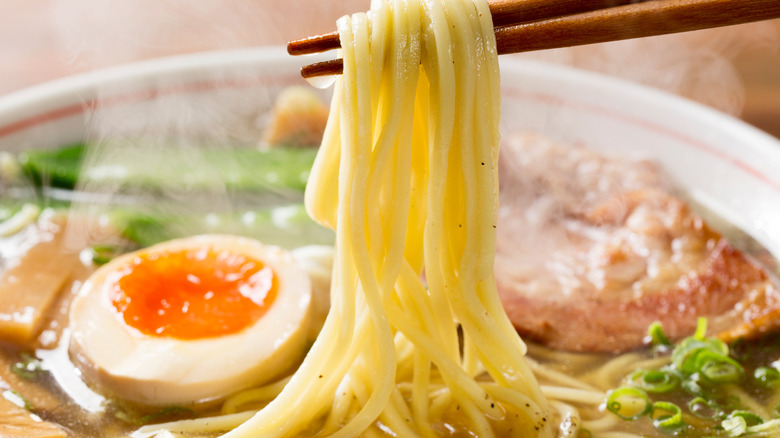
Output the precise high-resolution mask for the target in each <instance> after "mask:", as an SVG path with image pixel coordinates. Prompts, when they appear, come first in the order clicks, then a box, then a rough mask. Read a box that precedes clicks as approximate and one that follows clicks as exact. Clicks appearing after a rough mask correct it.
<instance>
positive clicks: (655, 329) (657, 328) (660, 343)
mask: <svg viewBox="0 0 780 438" xmlns="http://www.w3.org/2000/svg"><path fill="white" fill-rule="evenodd" d="M647 336H648V337H649V338H650V345H651V346H652V347H671V346H672V342H671V341H669V338H668V337H666V333H664V329H663V327H662V326H661V323H660V322H658V321H655V322H653V323H652V324H650V327H648V329H647Z"/></svg>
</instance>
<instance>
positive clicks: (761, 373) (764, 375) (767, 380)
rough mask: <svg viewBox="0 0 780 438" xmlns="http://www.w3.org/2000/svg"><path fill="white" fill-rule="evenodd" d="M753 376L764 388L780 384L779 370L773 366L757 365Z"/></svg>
mask: <svg viewBox="0 0 780 438" xmlns="http://www.w3.org/2000/svg"><path fill="white" fill-rule="evenodd" d="M753 378H755V379H756V382H757V383H758V384H759V385H761V386H763V387H764V388H768V389H772V388H776V387H777V386H778V385H780V370H778V369H777V368H775V367H758V368H756V370H755V372H754V373H753Z"/></svg>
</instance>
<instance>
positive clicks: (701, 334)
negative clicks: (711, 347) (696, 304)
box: [693, 316, 707, 341]
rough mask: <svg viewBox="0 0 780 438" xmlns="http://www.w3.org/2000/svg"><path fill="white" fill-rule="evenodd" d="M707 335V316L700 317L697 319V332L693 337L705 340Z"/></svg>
mask: <svg viewBox="0 0 780 438" xmlns="http://www.w3.org/2000/svg"><path fill="white" fill-rule="evenodd" d="M706 336H707V318H705V317H703V316H702V317H699V319H697V320H696V332H695V333H694V334H693V337H694V338H696V339H698V340H700V341H703V340H704V339H705V338H706Z"/></svg>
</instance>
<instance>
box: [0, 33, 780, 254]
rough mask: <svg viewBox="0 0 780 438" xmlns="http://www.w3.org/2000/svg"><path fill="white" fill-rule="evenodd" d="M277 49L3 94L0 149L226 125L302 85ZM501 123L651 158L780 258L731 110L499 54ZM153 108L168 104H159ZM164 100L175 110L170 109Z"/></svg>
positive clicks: (779, 225) (764, 172) (763, 170)
mask: <svg viewBox="0 0 780 438" xmlns="http://www.w3.org/2000/svg"><path fill="white" fill-rule="evenodd" d="M310 61H311V58H292V57H290V56H288V55H286V53H285V52H284V49H283V48H265V49H253V50H242V51H232V52H221V53H205V54H197V55H188V56H181V57H175V58H169V59H163V60H155V61H150V62H144V63H139V64H135V65H129V66H122V67H118V68H113V69H110V70H104V71H99V72H94V73H89V74H84V75H80V76H74V77H71V78H66V79H62V80H59V81H55V82H51V83H49V84H45V85H41V86H39V87H35V88H32V89H29V90H25V91H22V92H18V93H15V94H12V95H8V96H6V97H4V98H2V99H0V150H19V149H23V148H30V147H53V146H58V145H64V144H67V143H70V142H74V141H79V140H85V139H90V138H95V137H101V136H105V135H128V134H129V135H137V134H139V133H142V132H149V131H154V130H170V129H172V128H171V126H173V127H174V128H175V129H176V130H178V131H181V132H187V133H188V134H193V133H195V134H197V133H204V135H207V134H208V133H210V132H214V131H215V130H216V131H230V130H231V129H233V128H235V129H237V130H240V129H242V128H241V127H242V126H245V125H246V124H247V123H248V124H250V125H251V124H253V123H255V122H256V121H257V120H258V119H259V120H262V114H264V113H265V112H266V111H267V109H268V108H269V106H270V104H271V102H272V99H273V97H274V96H275V94H276V93H277V92H278V91H279V90H280V89H281V88H282V87H285V86H288V85H293V84H299V85H303V84H305V82H304V81H303V80H302V79H300V77H299V76H298V67H299V66H300V65H302V64H303V63H307V62H310ZM502 84H503V105H504V108H503V125H504V126H503V128H504V130H535V131H539V132H541V133H543V134H545V135H548V136H551V137H553V138H555V139H559V140H563V141H569V142H578V143H583V144H586V145H588V146H590V147H592V148H595V149H597V150H601V151H604V152H607V153H610V154H613V153H616V154H628V155H632V156H637V155H639V156H642V157H649V158H653V159H656V160H658V161H660V162H661V163H662V164H663V166H664V167H665V168H666V170H667V171H668V172H669V173H670V175H671V176H672V177H673V178H674V179H675V180H676V182H677V183H678V184H679V185H680V187H682V188H683V189H684V190H686V191H687V192H688V193H689V194H690V196H691V197H693V198H694V199H695V200H697V201H698V202H700V203H701V204H703V205H704V206H706V207H707V208H709V209H711V210H713V211H714V212H715V213H717V214H719V215H720V216H722V217H724V218H725V219H727V220H728V221H730V222H732V223H733V224H735V225H737V226H739V227H740V228H742V229H743V230H745V231H746V232H748V233H749V234H751V235H752V236H753V237H754V238H756V239H757V240H758V241H759V242H761V243H762V244H763V245H764V246H765V247H766V248H767V249H769V250H770V251H771V252H772V253H773V254H775V255H780V220H778V218H780V142H778V141H777V140H776V139H774V138H773V137H770V136H769V135H767V134H764V133H762V132H760V131H758V130H757V129H754V128H752V127H750V126H748V125H746V124H745V123H742V122H740V121H738V120H736V119H734V118H732V117H729V116H726V115H723V114H721V113H718V112H716V111H714V110H711V109H709V108H706V107H703V106H701V105H698V104H695V103H692V102H689V101H686V100H684V99H681V98H678V97H675V96H672V95H669V94H666V93H662V92H659V91H655V90H651V89H648V88H645V87H642V86H638V85H635V84H630V83H626V82H622V81H620V80H617V79H614V78H609V77H605V76H600V75H596V74H591V73H586V72H582V71H578V70H573V69H569V68H564V67H559V66H552V65H546V64H540V63H532V62H528V61H521V60H517V59H503V60H502ZM162 108H165V109H164V110H162ZM171 108H172V109H173V110H171Z"/></svg>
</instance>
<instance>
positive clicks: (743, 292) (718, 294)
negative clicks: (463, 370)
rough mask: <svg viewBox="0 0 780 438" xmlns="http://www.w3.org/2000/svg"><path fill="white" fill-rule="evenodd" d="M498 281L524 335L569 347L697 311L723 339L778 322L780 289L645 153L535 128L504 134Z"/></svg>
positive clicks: (605, 348) (613, 339)
mask: <svg viewBox="0 0 780 438" xmlns="http://www.w3.org/2000/svg"><path fill="white" fill-rule="evenodd" d="M500 166H501V168H500V175H501V181H500V184H501V192H500V209H499V221H498V239H497V242H498V243H497V254H496V281H497V284H498V289H499V293H500V296H501V300H502V302H503V304H504V307H505V309H506V311H507V313H508V315H509V317H510V319H511V320H512V322H513V324H514V325H515V327H516V328H517V330H518V332H519V333H520V334H521V335H522V336H523V337H525V338H526V339H530V340H533V341H536V342H539V343H541V344H544V345H547V346H549V347H551V348H555V349H562V350H569V351H592V352H620V351H626V350H631V349H635V348H638V347H641V346H642V345H643V338H644V337H645V335H646V334H647V329H648V326H649V325H650V324H651V323H653V322H654V321H659V322H660V323H661V324H662V325H663V327H664V330H665V332H666V333H667V335H668V336H669V337H670V338H672V339H680V338H682V337H685V336H688V335H690V334H691V333H693V332H694V330H695V327H696V319H697V317H700V316H705V317H707V318H708V320H709V333H710V334H717V335H718V336H719V337H720V338H721V339H723V340H725V341H730V340H734V339H736V338H742V337H746V338H749V337H755V336H757V335H760V334H762V333H765V332H768V331H772V330H774V329H777V328H778V327H780V292H778V289H777V287H776V286H775V284H774V283H773V278H772V277H771V276H770V275H769V274H768V273H767V271H766V270H765V269H763V268H762V267H761V266H759V265H758V264H757V263H755V262H754V261H753V260H751V259H750V258H749V257H748V256H747V255H745V254H744V253H743V252H741V251H739V250H738V249H736V248H734V247H733V246H732V245H731V244H730V243H729V242H728V241H727V240H726V239H725V238H724V237H723V236H722V235H721V234H719V233H718V232H717V231H715V230H713V229H712V228H711V227H710V226H709V225H708V224H707V223H706V222H705V221H704V220H703V219H702V218H701V217H700V216H699V215H697V214H696V213H695V212H693V211H692V210H691V208H690V207H689V206H688V205H687V204H686V202H684V201H683V200H682V199H680V198H679V197H677V196H675V194H674V192H673V190H672V188H671V186H670V184H669V182H668V181H667V179H666V177H665V176H664V175H663V172H661V170H660V169H659V168H658V166H656V165H654V164H653V163H652V162H649V161H628V160H618V159H613V158H607V157H604V156H602V155H599V154H598V153H596V152H594V151H592V150H589V149H587V148H585V147H581V146H561V145H557V144H555V143H553V142H551V141H550V140H546V139H544V138H541V137H538V136H532V135H525V136H518V137H515V138H511V139H509V140H508V141H506V142H505V144H503V145H502V152H501V159H500Z"/></svg>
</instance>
